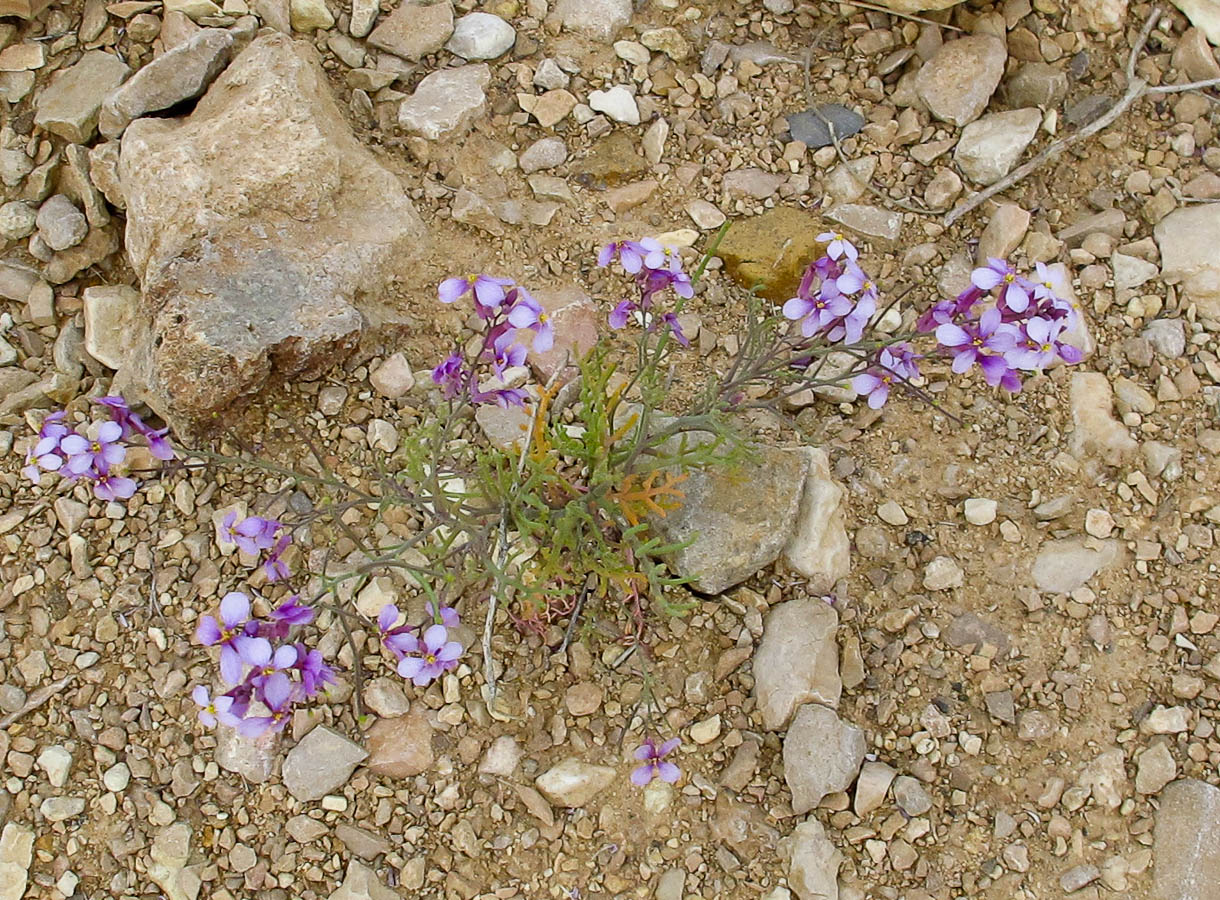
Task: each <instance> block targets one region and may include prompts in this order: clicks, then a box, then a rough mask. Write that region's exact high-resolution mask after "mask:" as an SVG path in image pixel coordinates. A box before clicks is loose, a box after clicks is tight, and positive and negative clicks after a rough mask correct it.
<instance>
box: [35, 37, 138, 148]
mask: <svg viewBox="0 0 1220 900" xmlns="http://www.w3.org/2000/svg"><path fill="white" fill-rule="evenodd" d="M130 74H131V69H130V68H128V66H127V63H125V62H123V60H121V59H119V58H118V57H117V56H114V55H113V54H110V53H106V52H105V51H103V50H90V51H88V52H87V53H85V55H84V56H82V57H81V58H80V60H79V62H77V63H75V64H74V65H72V66H69V67H68V68H66V69H63V70H62V71H60V72H56V73H55V75H54V76H53V77H52V78H51V83H50V84H49V85H47V87H46V88H45V89H44V90H43V92H42V93H41V94H39V96H38V100H37V102H36V103H35V104H34V106H35V113H34V124H35V125H38V126H39V127H41V128H45V129H46V130H47V131H49V132H51V133H52V134H57V135H59V136H60V137H61V138H64V139H65V140H68V141H71V142H72V143H74V144H86V143H88V142H89V141H90V139H92V137H93V135H94V134H95V133H96V132H97V119H98V114H99V112H100V111H101V108H102V102H103V101H104V100H105V99H106V97H107V96H108V95H109V94H110V92H111V91H113V90H114V89H115V88H117V87H118V86H119V85H120V84H122V83H123V81H124V80H125V79H126V78H127V76H128V75H130Z"/></svg>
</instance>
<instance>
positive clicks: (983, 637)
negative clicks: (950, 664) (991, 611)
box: [943, 612, 1009, 656]
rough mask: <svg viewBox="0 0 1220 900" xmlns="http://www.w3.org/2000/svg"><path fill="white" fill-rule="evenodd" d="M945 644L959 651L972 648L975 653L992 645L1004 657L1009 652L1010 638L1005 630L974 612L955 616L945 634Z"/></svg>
mask: <svg viewBox="0 0 1220 900" xmlns="http://www.w3.org/2000/svg"><path fill="white" fill-rule="evenodd" d="M943 635H944V638H945V643H946V644H948V645H949V646H950V647H955V648H957V649H959V650H960V649H963V648H970V649H971V651H972V652H973V651H974V650H977V649H979V648H981V647H982V646H983V645H984V644H990V645H991V646H992V647H995V648H996V650H997V651H999V655H1000V656H1003V655H1004V654H1006V653H1007V652H1008V645H1009V638H1008V634H1007V633H1006V632H1005V631H1004V629H1002V628H1000V627H999V626H998V625H996V624H995V623H993V622H989V621H987V620H986V619H983V618H981V617H979V616H977V615H975V614H974V613H972V612H964V613H962V614H961V615H960V616H954V617H953V621H952V622H950V623H949V625H948V627H947V628H945V630H944V632H943Z"/></svg>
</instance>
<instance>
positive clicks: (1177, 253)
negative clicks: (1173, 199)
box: [1153, 203, 1220, 319]
mask: <svg viewBox="0 0 1220 900" xmlns="http://www.w3.org/2000/svg"><path fill="white" fill-rule="evenodd" d="M1153 233H1154V234H1155V235H1156V242H1157V246H1158V247H1160V250H1161V277H1162V278H1163V279H1165V280H1166V281H1168V282H1171V283H1172V282H1180V283H1181V284H1182V286H1183V287H1184V288H1185V289H1186V293H1187V294H1188V295H1189V297H1190V299H1191V300H1193V301H1195V303H1197V304H1198V306H1199V311H1200V312H1201V313H1203V315H1204V316H1205V317H1207V318H1213V319H1220V258H1218V257H1217V254H1216V247H1217V245H1220V203H1201V204H1199V205H1197V206H1189V207H1186V208H1185V209H1179V210H1177V211H1175V212H1171V213H1170V214H1169V215H1167V216H1166V217H1165V218H1163V219H1161V221H1160V222H1158V223H1157V226H1156V228H1155V229H1154V230H1153Z"/></svg>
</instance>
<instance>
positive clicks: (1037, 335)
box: [1005, 316, 1084, 371]
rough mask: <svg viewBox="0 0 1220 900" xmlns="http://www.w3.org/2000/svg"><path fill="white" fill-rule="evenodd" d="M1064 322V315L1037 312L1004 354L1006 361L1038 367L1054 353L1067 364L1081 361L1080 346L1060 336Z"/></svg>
mask: <svg viewBox="0 0 1220 900" xmlns="http://www.w3.org/2000/svg"><path fill="white" fill-rule="evenodd" d="M1065 324H1066V323H1065V321H1064V320H1063V319H1044V318H1041V317H1040V316H1035V317H1034V318H1032V319H1028V320H1026V321H1025V322H1024V323H1023V325H1022V326H1021V332H1020V334H1019V336H1017V337H1016V338H1015V340H1014V343H1013V346H1012V348H1011V349H1010V350H1009V352H1008V353H1006V354H1005V356H1006V357H1007V359H1008V362H1009V364H1011V365H1012V367H1013V368H1016V369H1026V370H1028V371H1038V370H1040V369H1044V368H1046V366H1048V365H1050V363H1051V362H1053V361H1054V359H1055V357H1056V356H1058V357H1059V358H1060V359H1062V360H1063V361H1064V362H1066V363H1068V364H1070V365H1075V364H1076V363H1078V362H1080V360H1081V359H1083V358H1084V354H1083V353H1082V352H1081V351H1080V348H1078V347H1073V346H1072V345H1071V344H1065V343H1063V342H1062V341H1060V340H1059V336H1060V335H1061V334H1062V333H1063V331H1064V330H1065Z"/></svg>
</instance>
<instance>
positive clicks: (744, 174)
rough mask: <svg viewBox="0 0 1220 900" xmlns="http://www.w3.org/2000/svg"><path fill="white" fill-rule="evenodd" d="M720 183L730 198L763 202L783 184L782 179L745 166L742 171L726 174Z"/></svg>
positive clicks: (780, 176) (770, 173)
mask: <svg viewBox="0 0 1220 900" xmlns="http://www.w3.org/2000/svg"><path fill="white" fill-rule="evenodd" d="M722 183H723V185H724V189H725V191H726V192H727V193H728V194H729V196H730V197H753V198H754V199H755V200H765V199H767V198H768V197H770V196H771V195H772V194H774V193H775V192H776V191H778V190H779V187H780V185H781V184H783V183H784V177H783V176H782V175H776V174H775V173H774V172H767V171H764V170H763V169H759V168H757V167H756V166H746V167H745V168H744V169H734V170H733V171H732V172H726V173H725V175H724V180H723V182H722Z"/></svg>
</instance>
